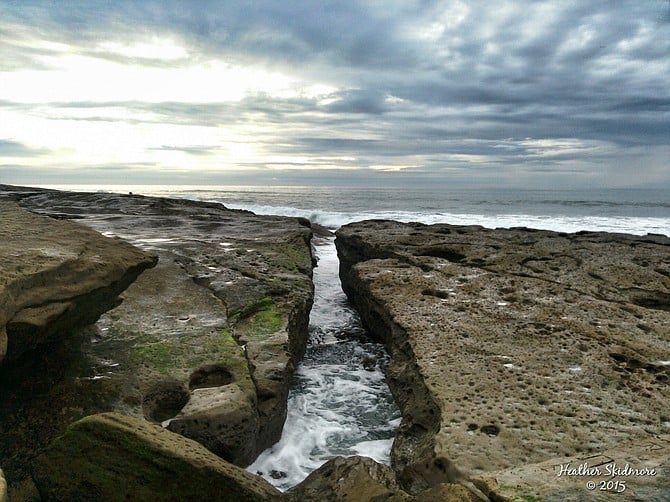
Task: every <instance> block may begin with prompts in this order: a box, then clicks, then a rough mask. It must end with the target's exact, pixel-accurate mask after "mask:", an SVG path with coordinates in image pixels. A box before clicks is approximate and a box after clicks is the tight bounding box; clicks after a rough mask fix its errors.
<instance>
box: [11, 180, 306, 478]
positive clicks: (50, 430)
mask: <svg viewBox="0 0 670 502" xmlns="http://www.w3.org/2000/svg"><path fill="white" fill-rule="evenodd" d="M2 188H4V192H3V191H2V190H0V197H1V196H2V195H3V194H4V197H5V198H12V199H14V200H17V201H19V203H20V205H21V206H23V207H24V208H26V209H29V210H31V211H34V212H37V213H43V214H48V215H51V216H55V217H58V218H61V219H65V218H76V221H77V222H78V223H79V224H82V225H87V226H90V227H92V228H94V229H96V230H98V231H100V232H102V233H104V234H105V235H109V236H114V237H119V238H121V239H124V240H126V241H129V242H131V243H133V244H134V245H136V246H139V247H140V248H143V249H145V250H146V251H147V252H150V253H154V254H157V255H158V256H159V262H158V265H157V266H156V267H155V268H153V269H151V270H148V271H147V272H146V273H145V274H143V275H142V276H140V278H139V279H138V280H137V281H136V282H135V283H134V284H133V285H132V286H131V287H130V288H128V289H127V290H126V291H125V292H124V294H123V302H122V303H121V305H119V306H118V307H116V308H115V309H113V310H111V311H109V312H108V313H106V314H105V315H103V316H102V317H101V318H100V319H99V320H98V322H97V323H96V324H95V325H94V326H92V327H90V328H86V329H84V330H80V331H78V332H77V333H75V334H74V335H73V336H76V337H77V340H78V343H77V344H73V345H72V346H71V347H69V349H68V351H65V350H64V349H54V350H53V351H51V352H47V353H43V354H40V356H39V358H38V360H37V361H36V360H34V359H33V360H28V359H21V360H18V361H17V362H16V364H14V365H13V366H12V367H11V368H8V369H6V370H5V373H4V374H2V375H0V382H2V385H3V386H5V387H7V390H6V391H5V392H3V395H4V397H3V399H2V400H0V430H2V431H3V434H0V450H1V451H3V454H4V453H5V451H7V454H6V457H7V459H8V461H7V462H4V461H3V468H5V473H6V474H7V476H8V478H9V480H10V483H11V482H12V480H16V479H19V478H20V477H21V476H24V475H25V471H26V466H27V461H26V458H31V457H32V452H34V451H35V450H39V449H40V448H42V447H44V445H46V444H48V442H49V441H50V440H51V439H53V438H54V437H55V436H56V435H58V434H59V433H60V432H61V431H62V430H64V429H65V427H66V426H67V425H68V424H69V423H71V422H73V421H75V420H78V419H79V418H81V417H83V416H86V415H90V414H95V413H99V412H104V411H115V412H120V413H124V414H126V415H130V416H133V417H136V418H142V419H144V420H147V421H149V422H153V423H156V424H158V423H162V424H163V425H164V426H165V427H167V428H169V429H170V430H173V431H177V432H179V433H181V434H183V435H185V436H187V437H190V438H193V439H195V440H197V441H200V442H202V443H203V444H204V445H205V446H206V447H208V448H209V449H210V450H211V451H213V452H214V453H216V454H218V455H220V456H221V457H223V458H224V459H226V460H228V461H231V462H233V463H236V464H238V465H246V464H248V463H250V462H251V461H252V460H253V459H254V458H255V457H256V455H257V454H258V453H259V452H260V451H262V450H263V449H265V448H266V447H268V446H270V445H271V444H272V443H274V442H275V441H277V440H278V439H279V436H280V435H281V430H282V427H283V423H284V419H285V415H286V396H287V393H288V386H289V379H290V377H291V374H292V371H293V368H294V366H295V364H296V363H297V361H298V360H299V359H300V358H301V357H302V355H303V353H304V349H305V345H306V340H307V325H308V320H309V311H310V308H311V304H312V298H313V285H312V281H311V272H312V266H313V263H312V255H311V247H310V239H311V230H310V227H309V222H307V221H306V220H300V219H297V218H283V217H271V216H256V215H254V214H253V213H250V212H247V211H234V210H228V209H226V208H225V207H224V206H223V205H221V204H213V203H204V202H197V201H188V200H170V199H161V198H152V197H142V196H131V195H115V194H103V193H95V194H92V193H71V192H58V191H49V190H39V189H29V188H17V187H2ZM36 365H38V366H39V367H40V368H41V371H40V372H38V373H34V372H32V368H35V367H36ZM31 372H32V374H31ZM26 374H31V378H29V379H27V380H26V379H25V375H26ZM54 410H56V412H54ZM35 430H39V431H40V434H37V435H36V434H34V431H35Z"/></svg>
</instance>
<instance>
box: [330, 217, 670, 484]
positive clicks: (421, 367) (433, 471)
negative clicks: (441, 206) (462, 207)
mask: <svg viewBox="0 0 670 502" xmlns="http://www.w3.org/2000/svg"><path fill="white" fill-rule="evenodd" d="M336 245H337V248H338V254H339V256H340V260H341V269H340V274H341V278H342V282H343V286H344V289H345V291H346V292H347V294H348V295H349V297H350V298H351V299H352V300H353V302H354V304H355V305H356V307H357V308H358V310H359V312H360V313H361V316H362V318H363V320H364V322H365V323H366V324H367V325H368V327H369V328H370V330H371V332H372V333H373V334H375V335H376V336H378V337H379V338H381V339H383V340H385V341H386V343H387V345H388V346H389V350H390V352H391V358H392V359H391V365H390V367H389V370H388V377H389V384H390V386H391V389H392V391H393V392H394V395H395V396H396V399H397V401H398V402H399V405H400V407H401V409H402V412H403V423H402V425H401V427H400V431H399V435H398V437H397V438H396V441H395V443H394V448H393V452H392V460H393V465H394V467H395V468H396V469H398V470H399V471H400V473H399V479H400V480H401V482H402V484H403V487H404V488H405V489H407V490H409V491H411V492H412V493H417V492H418V491H420V490H425V489H426V487H428V486H434V485H436V484H439V483H441V482H445V481H447V482H450V481H453V480H458V479H467V478H468V477H469V476H471V475H473V474H482V473H485V472H490V471H500V470H504V469H508V468H512V467H516V466H520V465H524V464H532V463H537V462H542V461H547V460H550V459H561V458H565V457H568V456H576V455H583V456H586V455H597V454H599V453H600V452H603V451H605V450H608V449H610V448H612V447H614V446H616V445H617V444H619V443H620V442H621V441H622V440H623V439H630V438H641V439H644V438H648V437H651V436H654V435H658V434H662V433H667V432H668V431H669V430H670V414H669V412H668V406H667V404H668V402H670V386H669V385H668V383H669V381H670V311H669V306H670V304H669V303H668V298H670V297H669V296H668V295H669V294H670V239H668V238H667V237H664V236H657V235H649V236H643V237H642V236H631V235H619V234H606V233H594V232H580V233H578V234H564V233H555V232H550V231H539V230H531V229H510V230H505V229H497V230H491V229H485V228H481V227H474V226H452V225H432V226H426V225H422V224H402V223H397V222H390V221H367V222H359V223H353V224H350V225H347V226H344V227H342V228H341V229H340V230H339V231H338V232H337V240H336Z"/></svg>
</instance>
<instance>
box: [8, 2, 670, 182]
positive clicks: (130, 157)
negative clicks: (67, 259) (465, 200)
mask: <svg viewBox="0 0 670 502" xmlns="http://www.w3.org/2000/svg"><path fill="white" fill-rule="evenodd" d="M669 159H670V2H669V1H668V0H634V1H619V0H617V1H614V0H612V1H596V0H594V1H587V2H585V1H583V0H574V1H573V0H562V1H560V2H557V1H547V2H543V1H524V0H519V1H505V0H498V1H496V2H488V1H468V2H465V1H431V0H425V1H424V0H415V1H413V0H402V1H396V0H367V1H365V0H359V1H350V0H334V1H304V0H303V1H299V2H298V1H292V0H282V1H277V0H267V1H266V0H259V1H254V0H250V1H245V2H240V1H235V0H227V1H217V0H202V1H197V0H194V1H188V2H186V1H172V0H163V1H153V0H114V1H102V0H86V1H67V0H63V1H31V0H21V1H10V0H0V183H16V184H33V185H37V184H49V183H98V184H129V183H138V184H140V183H154V184H172V183H174V184H197V185H202V184H220V185H228V184H267V185H273V184H361V185H364V184H372V185H383V184H385V183H387V184H395V185H399V186H403V185H405V184H436V183H444V184H445V185H450V186H464V187H465V186H473V187H511V188H515V187H519V188H571V187H578V188H585V187H586V188H625V187H641V188H648V187H651V188H670V160H669Z"/></svg>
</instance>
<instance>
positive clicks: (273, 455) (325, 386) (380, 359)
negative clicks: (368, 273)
mask: <svg viewBox="0 0 670 502" xmlns="http://www.w3.org/2000/svg"><path fill="white" fill-rule="evenodd" d="M317 251H318V255H319V266H318V267H317V269H316V270H315V274H314V282H315V289H316V293H315V295H316V296H315V302H314V307H313V310H312V314H311V316H310V334H311V339H310V345H309V346H308V349H307V353H306V354H305V358H304V359H303V361H302V362H301V364H300V365H299V366H298V368H297V370H296V373H295V376H294V382H293V386H292V388H291V391H290V394H289V400H288V414H287V415H288V416H287V419H286V423H285V425H284V431H283V434H282V437H281V439H280V441H279V442H278V443H276V444H275V445H273V446H272V447H271V448H269V449H268V450H266V451H264V452H263V453H261V455H260V456H259V457H258V458H257V459H256V461H255V462H254V463H253V464H252V465H250V466H249V467H248V468H247V469H248V470H249V471H250V472H254V473H260V474H261V475H262V476H263V477H265V478H266V479H267V480H268V481H270V482H271V483H273V484H274V485H275V486H277V487H278V488H280V489H282V490H285V489H288V488H290V487H292V486H294V485H296V484H298V483H299V482H300V481H302V480H303V479H304V478H305V477H306V476H307V475H308V474H309V473H310V472H312V471H313V470H314V469H316V468H318V467H319V466H320V465H322V464H323V463H325V462H326V461H327V460H329V459H330V458H332V457H335V456H338V455H343V456H350V455H363V456H367V457H370V458H374V459H375V460H377V461H379V462H386V463H388V462H389V455H390V450H391V444H392V442H393V440H392V438H393V434H394V431H395V429H396V428H397V426H398V423H399V422H398V421H399V412H398V410H397V407H396V406H395V404H394V403H393V401H392V399H391V396H390V391H389V389H388V386H387V385H386V382H385V379H384V373H383V367H384V365H385V363H386V361H387V358H388V356H387V355H386V353H385V351H384V349H383V347H382V346H381V345H380V344H377V343H373V342H371V341H369V340H367V339H366V338H363V337H362V336H361V335H362V334H363V329H362V328H361V326H360V323H359V321H358V318H357V316H356V314H355V312H354V311H353V310H352V309H351V308H350V307H349V306H348V304H347V301H346V297H345V296H344V294H343V293H342V290H341V289H340V287H339V280H338V277H337V270H338V268H337V266H338V262H337V255H336V252H335V247H334V245H333V241H332V239H329V240H328V241H327V243H326V244H322V245H320V246H318V247H317Z"/></svg>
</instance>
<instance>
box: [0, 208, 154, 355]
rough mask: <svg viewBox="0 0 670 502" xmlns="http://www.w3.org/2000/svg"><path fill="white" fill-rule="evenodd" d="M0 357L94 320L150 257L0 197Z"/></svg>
mask: <svg viewBox="0 0 670 502" xmlns="http://www.w3.org/2000/svg"><path fill="white" fill-rule="evenodd" d="M0 241H2V246H1V247H0V264H1V265H2V266H1V268H0V362H1V361H2V360H3V358H7V359H17V358H18V357H19V356H21V354H23V353H25V352H27V351H30V350H32V349H35V347H37V346H39V345H41V344H44V343H46V342H47V341H48V340H49V338H50V337H52V336H56V335H63V334H65V333H67V332H68V331H70V330H72V329H73V328H76V327H78V326H81V325H85V324H90V323H93V322H95V321H96V319H98V317H99V316H100V314H102V313H103V312H105V311H107V310H109V309H111V308H112V307H114V306H116V305H117V304H118V295H119V294H120V293H121V292H122V291H123V290H125V289H126V288H127V287H128V286H129V285H130V284H131V283H132V282H133V281H134V280H135V279H136V278H137V276H138V275H139V274H140V273H141V272H142V271H143V270H145V269H147V268H149V267H153V266H154V265H155V264H156V257H155V256H153V255H150V254H148V253H145V252H142V251H141V250H139V249H137V248H135V247H133V246H131V245H130V244H128V243H125V242H122V241H119V240H117V239H111V238H109V237H104V236H102V235H100V234H99V233H98V232H96V231H94V230H91V229H90V228H87V227H85V226H82V225H78V224H76V223H73V222H69V221H58V220H54V219H52V218H47V217H44V216H38V215H35V214H32V213H30V212H28V211H26V210H25V209H22V208H20V207H19V206H18V205H17V204H16V203H14V202H11V201H4V202H3V201H0Z"/></svg>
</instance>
